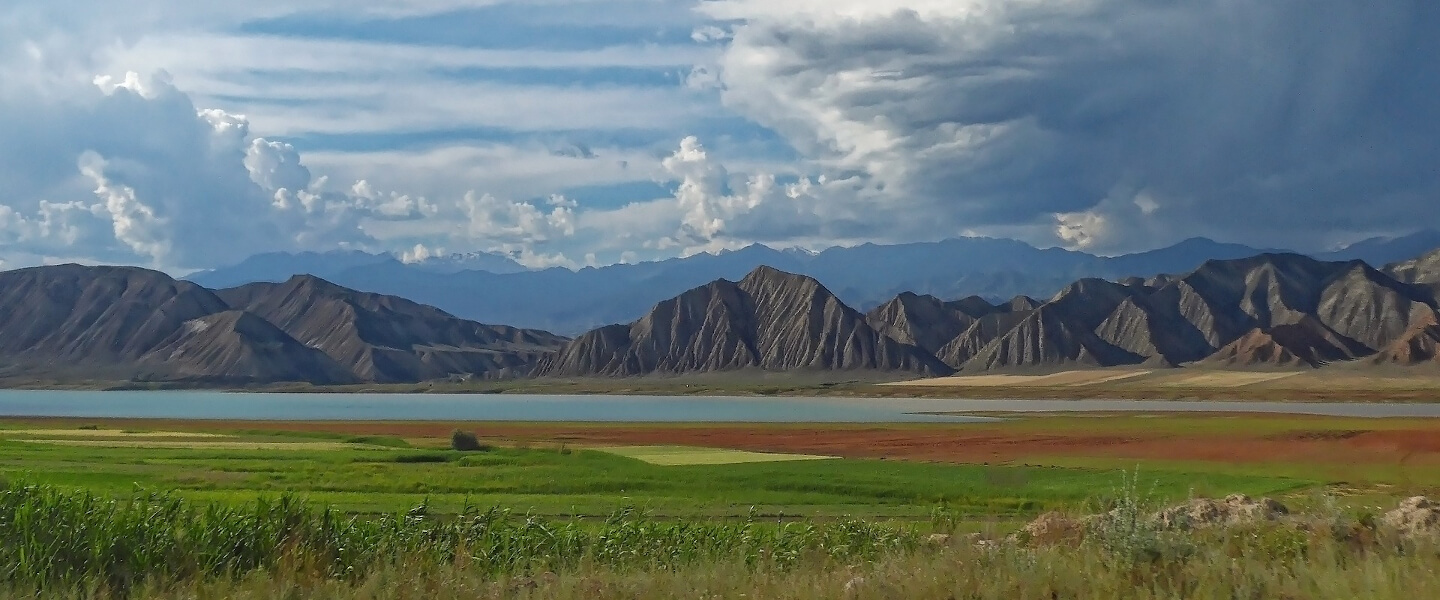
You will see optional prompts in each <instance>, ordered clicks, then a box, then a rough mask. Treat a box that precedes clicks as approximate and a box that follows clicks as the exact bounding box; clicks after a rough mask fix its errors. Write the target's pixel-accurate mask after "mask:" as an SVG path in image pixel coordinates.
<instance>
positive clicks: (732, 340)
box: [542, 267, 949, 376]
mask: <svg viewBox="0 0 1440 600" xmlns="http://www.w3.org/2000/svg"><path fill="white" fill-rule="evenodd" d="M746 368H753V369H761V370H767V371H794V370H853V369H863V370H886V371H909V372H915V373H948V372H949V369H948V368H947V367H945V365H944V364H943V363H941V362H940V361H939V360H937V359H936V358H935V357H934V356H932V355H931V354H930V353H928V352H926V351H925V350H922V349H920V348H918V347H916V346H914V345H910V344H906V343H903V342H901V341H898V340H896V339H894V338H891V337H889V336H887V335H884V334H882V333H881V332H879V331H877V330H876V329H875V328H873V327H872V326H871V325H870V324H869V323H868V322H867V320H866V318H865V317H864V316H863V315H861V314H860V313H858V312H856V311H855V310H854V309H851V308H850V307H848V306H846V305H845V304H844V303H842V302H841V301H840V300H839V299H838V298H836V297H835V296H834V295H833V294H831V293H830V292H829V290H827V289H826V288H825V287H824V286H822V285H820V283H819V282H818V281H816V280H815V279H813V278H810V277H806V276H803V275H795V274H792V273H786V272H784V271H780V270H778V269H774V268H771V267H761V268H758V269H755V270H754V271H752V272H750V274H748V275H746V276H745V277H744V278H743V279H741V280H740V282H739V283H731V282H729V281H726V280H717V281H714V282H711V283H709V284H706V285H702V286H699V287H697V288H693V289H691V290H689V291H686V292H684V293H682V294H680V295H679V296H676V297H674V298H671V299H669V300H665V301H663V302H660V303H659V304H656V305H655V306H654V307H653V308H652V309H651V310H650V312H649V313H648V314H646V315H645V316H644V317H642V318H641V319H640V320H638V321H635V322H633V323H630V324H629V325H614V326H608V327H602V328H600V329H596V330H593V331H591V332H589V333H586V334H584V335H581V336H580V337H578V338H576V339H575V340H574V341H572V342H571V343H569V344H567V345H566V346H565V347H564V348H563V349H561V351H560V352H559V353H557V354H556V355H555V356H554V357H553V358H552V359H550V360H549V361H547V363H546V364H545V365H543V366H542V372H543V373H546V374H550V375H563V376H584V375H602V376H626V375H642V374H649V373H667V374H673V373H688V372H704V371H727V370H736V369H746Z"/></svg>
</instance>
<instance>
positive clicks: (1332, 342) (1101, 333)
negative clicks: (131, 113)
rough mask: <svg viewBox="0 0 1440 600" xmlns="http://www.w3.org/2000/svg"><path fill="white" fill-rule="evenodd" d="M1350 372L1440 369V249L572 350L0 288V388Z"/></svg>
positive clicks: (236, 294)
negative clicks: (46, 382)
mask: <svg viewBox="0 0 1440 600" xmlns="http://www.w3.org/2000/svg"><path fill="white" fill-rule="evenodd" d="M791 254H793V253H791ZM726 256H729V255H721V256H717V257H712V258H714V259H717V260H718V259H724V258H725V257H726ZM541 273H543V272H541ZM1333 364H1348V365H1354V366H1359V367H1364V366H1368V365H1391V366H1395V365H1399V366H1420V367H1421V368H1433V367H1436V366H1440V250H1433V251H1430V252H1427V253H1425V254H1422V255H1420V256H1418V257H1415V258H1413V259H1409V260H1404V261H1399V262H1395V263H1392V264H1389V265H1387V266H1385V267H1384V268H1383V269H1376V268H1374V267H1372V266H1370V265H1369V264H1367V263H1365V262H1363V261H1359V260H1350V261H1321V260H1317V259H1315V258H1312V257H1308V256H1301V255H1297V254H1289V253H1262V254H1258V255H1254V256H1249V257H1244V258H1238V259H1228V260H1218V259H1211V260H1207V261H1205V262H1204V263H1203V264H1201V265H1199V266H1198V267H1197V268H1195V269H1192V270H1189V271H1186V272H1183V273H1178V274H1171V275H1159V276H1152V277H1148V278H1142V277H1138V276H1136V277H1126V278H1123V279H1119V280H1118V281H1112V280H1107V279H1101V278H1094V277H1086V278H1079V279H1076V280H1074V281H1072V282H1070V283H1069V284H1068V285H1065V286H1063V287H1062V288H1061V290H1060V292H1059V293H1057V294H1055V295H1053V296H1051V297H1049V299H1048V300H1037V299H1034V298H1031V297H1029V296H1024V295H1020V296H1015V297H1014V298H1012V299H1010V300H1008V301H1005V302H1000V303H992V302H990V301H988V300H986V299H984V298H981V297H978V296H967V297H964V298H961V299H959V300H953V301H945V300H942V299H940V298H937V297H935V296H931V295H923V294H916V293H913V292H903V293H900V294H898V295H896V296H895V297H894V298H892V299H890V300H889V301H887V302H884V303H882V304H880V305H879V306H876V307H875V308H873V309H872V310H870V311H869V312H868V313H863V314H862V313H861V312H859V311H857V310H855V309H854V308H852V307H851V306H849V305H848V304H846V303H845V302H844V301H843V300H842V299H841V298H840V297H839V296H838V295H837V294H835V293H833V292H832V291H831V290H830V289H829V288H828V287H827V286H825V285H824V284H823V283H822V282H821V281H819V280H818V279H816V278H814V277H810V276H807V275H803V274H795V273H788V272H785V271H783V270H780V269H777V268H774V267H771V266H761V267H758V268H755V269H752V270H751V271H750V272H749V273H748V274H746V275H745V276H744V277H741V278H738V281H732V280H729V279H717V280H714V281H711V282H708V283H705V284H702V285H698V286H695V287H692V288H691V289H689V290H687V291H684V292H682V293H680V294H678V295H676V296H675V297H673V298H671V299H668V300H663V301H661V302H659V303H655V304H651V306H650V309H649V310H648V311H647V312H646V313H645V314H643V315H642V316H641V317H640V318H639V319H636V320H633V321H631V322H629V323H626V324H616V325H606V326H603V327H599V328H596V329H593V330H591V331H588V332H585V333H584V334H582V335H580V336H579V337H577V338H575V339H573V340H567V339H566V338H563V337H560V336H557V335H554V334H550V333H547V332H545V331H540V330H533V329H521V328H515V327H509V326H504V325H485V324H482V323H479V322H475V321H469V320H465V319H460V318H458V317H455V316H453V315H451V314H449V313H447V312H445V311H443V310H440V309H438V308H435V307H433V306H427V305H424V304H420V303H416V302H412V301H410V300H407V299H405V298H401V297H398V296H387V295H382V294H375V293H370V292H361V291H357V290H354V289H350V288H346V287H342V286H340V285H337V284H334V283H331V282H329V281H326V280H324V279H321V278H318V277H314V276H309V275H301V276H295V277H291V278H289V279H287V280H286V281H283V282H279V283H253V284H247V285H244V286H239V287H234V288H227V289H222V290H217V291H212V290H209V289H206V288H203V287H200V286H198V285H196V284H194V283H190V282H185V281H176V280H174V279H172V278H170V277H169V276H167V275H165V274H163V273H159V272H156V271H150V270H146V269H139V268H132V267H84V266H79V265H60V266H53V267H37V268H30V269H20V270H16V271H8V272H0V379H12V380H13V379H16V378H19V379H25V378H30V379H45V378H50V379H55V380H68V379H91V380H113V379H132V380H141V381H188V382H197V383H216V384H248V383H267V382H280V381H300V382H309V383H314V384H322V385H323V384H345V383H362V382H375V383H395V382H418V381H427V380H435V379H446V378H498V377H525V376H543V377H631V376H644V375H682V374H691V373H709V372H723V371H744V370H757V371H772V372H792V371H826V372H830V371H842V372H843V371H874V372H889V373H894V374H897V375H905V376H924V375H944V374H949V373H956V372H958V373H962V374H968V373H990V372H1006V371H1054V370H1061V369H1070V368H1087V367H1114V366H1124V365H1144V366H1147V367H1151V368H1170V367H1182V366H1190V365H1202V366H1203V365H1210V366H1221V367H1227V368H1233V367H1243V368H1257V367H1258V368H1277V369H1296V368H1320V367H1325V366H1328V365H1333Z"/></svg>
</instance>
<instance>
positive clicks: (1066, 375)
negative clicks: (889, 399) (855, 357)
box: [878, 370, 1151, 387]
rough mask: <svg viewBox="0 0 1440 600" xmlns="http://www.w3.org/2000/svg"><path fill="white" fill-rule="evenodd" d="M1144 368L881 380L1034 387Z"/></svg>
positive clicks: (1118, 376) (1092, 380)
mask: <svg viewBox="0 0 1440 600" xmlns="http://www.w3.org/2000/svg"><path fill="white" fill-rule="evenodd" d="M1150 373H1151V372H1150V371H1147V370H1138V371H1112V370H1103V371H1102V370H1095V371H1063V372H1060V373H1052V374H1049V375H957V376H953V377H936V378H934V379H920V380H915V381H897V382H893V383H881V384H878V385H883V386H912V387H1012V386H1015V387H1034V386H1076V385H1094V384H1099V383H1109V382H1112V381H1121V380H1125V379H1130V378H1133V377H1140V376H1143V375H1148V374H1150Z"/></svg>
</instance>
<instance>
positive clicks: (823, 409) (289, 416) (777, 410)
mask: <svg viewBox="0 0 1440 600" xmlns="http://www.w3.org/2000/svg"><path fill="white" fill-rule="evenodd" d="M1127 411H1139V412H1261V413H1283V414H1310V415H1329V416H1346V417H1440V404H1403V403H1401V404H1384V403H1299V402H1296V403H1288V402H1198V401H1196V402H1191V401H1178V402H1177V401H1163V400H1013V399H1008V400H1007V399H995V400H946V399H929V398H924V399H920V398H916V399H894V398H880V399H874V398H728V397H696V396H606V395H592V396H556V395H518V394H476V395H436V394H257V393H232V392H213V391H164V392H148V391H147V392H128V391H127V392H97V391H29V390H0V416H11V417H16V416H28V417H91V418H107V417H110V418H163V419H243V420H317V421H319V420H324V421H343V420H354V421H593V422H605V421H611V422H615V421H618V422H717V423H719V422H754V423H761V422H769V423H894V422H967V421H971V422H975V421H987V420H991V419H989V418H986V417H976V416H963V415H953V414H934V413H965V412H969V413H997V412H998V413H1004V412H1017V413H1018V412H1127Z"/></svg>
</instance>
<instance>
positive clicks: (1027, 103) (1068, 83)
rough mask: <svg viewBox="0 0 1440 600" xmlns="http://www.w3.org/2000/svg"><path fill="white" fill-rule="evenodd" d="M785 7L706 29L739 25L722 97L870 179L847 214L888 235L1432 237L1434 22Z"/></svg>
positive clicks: (1129, 240) (1089, 240)
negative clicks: (885, 213)
mask: <svg viewBox="0 0 1440 600" xmlns="http://www.w3.org/2000/svg"><path fill="white" fill-rule="evenodd" d="M770 4H773V3H770ZM796 6H797V7H796V8H795V9H793V10H787V9H785V8H783V7H782V8H776V7H775V6H773V5H767V4H766V3H759V2H755V3H751V2H748V1H737V2H722V3H717V4H715V5H712V6H710V7H709V10H710V11H711V12H712V13H714V14H716V16H723V17H727V18H738V19H743V20H744V21H743V23H742V24H741V25H739V26H737V27H736V28H735V31H734V37H733V42H732V43H731V45H730V46H729V47H728V48H727V50H726V54H725V57H724V58H723V59H722V64H721V67H722V75H721V79H722V82H723V85H724V86H725V92H724V93H725V99H726V101H727V103H728V104H729V105H730V106H732V107H734V108H736V109H738V110H740V111H742V112H743V113H744V114H747V115H749V116H751V117H753V118H754V119H756V120H758V121H760V122H761V123H763V124H766V125H768V126H771V127H774V128H775V129H777V130H778V131H780V132H782V133H783V134H784V135H785V136H786V137H787V139H789V140H790V141H791V142H792V143H793V144H794V145H796V146H797V148H799V149H801V151H802V152H804V153H806V154H808V155H809V156H812V157H814V158H815V159H816V160H817V161H818V162H819V163H820V164H821V165H822V166H823V167H824V168H826V169H829V170H831V171H832V172H838V173H861V174H863V175H864V176H865V177H866V179H867V180H868V182H869V184H870V186H872V188H873V189H872V190H871V193H870V194H868V195H867V196H866V197H865V198H862V199H857V200H856V201H857V202H861V201H863V202H869V203H870V204H872V205H873V207H874V210H876V211H882V210H887V209H888V210H893V211H897V212H898V213H899V216H896V217H894V221H895V223H893V224H892V226H893V227H894V228H896V229H897V230H914V231H916V232H921V231H924V230H925V228H926V226H925V225H924V223H925V222H929V223H934V224H935V226H938V227H939V228H940V229H941V230H942V231H933V230H932V231H931V235H941V236H943V235H945V234H946V233H949V234H954V233H958V232H959V231H961V230H964V229H979V230H985V229H986V228H992V229H1001V230H1003V229H1005V228H1010V229H1012V230H1017V229H1018V230H1023V229H1024V228H1026V227H1035V226H1039V225H1043V226H1044V228H1045V229H1048V230H1050V232H1049V233H1051V234H1053V235H1056V236H1058V237H1059V238H1060V239H1061V241H1064V242H1069V243H1071V244H1072V245H1084V246H1088V247H1091V248H1093V249H1099V250H1106V249H1129V248H1135V247H1146V246H1152V245H1154V244H1156V243H1164V242H1168V241H1173V240H1174V239H1175V238H1176V237H1178V236H1183V235H1192V234H1207V235H1212V236H1217V237H1222V238H1230V239H1239V240H1245V241H1252V242H1268V243H1271V244H1280V245H1295V246H1307V245H1313V244H1316V243H1320V244H1323V243H1326V242H1328V241H1334V240H1337V239H1345V238H1354V237H1357V236H1361V235H1366V234H1369V233H1372V232H1385V231H1394V230H1396V229H1406V228H1414V227H1421V226H1429V227H1434V226H1437V225H1440V211H1435V210H1434V207H1435V206H1436V204H1437V201H1440V177H1437V173H1436V165H1437V164H1440V144H1437V143H1436V140H1437V138H1440V135H1437V134H1440V101H1437V99H1436V94H1437V92H1440V61H1437V59H1436V57H1437V56H1440V41H1437V40H1440V38H1437V36H1436V35H1435V32H1437V31H1440V4H1436V3H1434V2H1429V1H1427V0H1387V1H1382V2H1374V3H1355V2H1349V1H1345V0H1323V1H1314V0H1272V1H1268V2H1261V1H1254V0H1245V1H1238V0H1188V1H1164V0H1084V1H1069V2H1031V1H996V0H992V1H980V2H963V1H962V2H951V3H929V2H923V1H916V2H904V1H893V2H864V3H858V2H857V3H853V5H848V4H846V3H845V2H839V3H826V4H823V5H813V6H812V5H808V4H805V3H797V4H796ZM907 215H908V216H907ZM945 230H948V231H945ZM1052 239H1053V238H1052Z"/></svg>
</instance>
